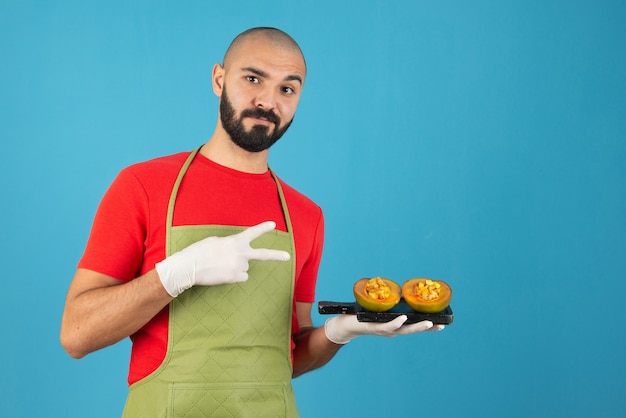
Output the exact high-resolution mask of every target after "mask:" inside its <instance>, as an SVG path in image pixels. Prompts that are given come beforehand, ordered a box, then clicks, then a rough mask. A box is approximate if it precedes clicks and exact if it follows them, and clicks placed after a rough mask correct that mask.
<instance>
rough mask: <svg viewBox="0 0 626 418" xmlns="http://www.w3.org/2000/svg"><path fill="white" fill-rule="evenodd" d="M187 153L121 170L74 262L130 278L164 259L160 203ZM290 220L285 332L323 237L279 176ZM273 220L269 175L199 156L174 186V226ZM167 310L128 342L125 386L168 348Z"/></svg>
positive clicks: (305, 296)
mask: <svg viewBox="0 0 626 418" xmlns="http://www.w3.org/2000/svg"><path fill="white" fill-rule="evenodd" d="M188 156H189V153H188V152H185V153H179V154H175V155H171V156H167V157H161V158H157V159H154V160H150V161H146V162H143V163H139V164H135V165H132V166H130V167H127V168H125V169H123V170H122V171H121V172H120V173H119V175H118V176H117V178H116V179H115V181H114V182H113V183H112V184H111V186H110V188H109V190H108V191H107V192H106V194H105V195H104V197H103V199H102V202H101V203H100V206H99V207H98V211H97V213H96V216H95V220H94V223H93V227H92V230H91V234H90V236H89V241H88V242H87V247H86V249H85V253H84V254H83V257H82V259H81V260H80V262H79V264H78V267H79V268H85V269H89V270H93V271H97V272H99V273H103V274H106V275H108V276H111V277H114V278H116V279H119V280H122V281H129V280H132V279H133V278H135V277H138V276H140V275H142V274H144V273H146V272H148V271H150V270H152V269H153V268H154V265H155V264H156V263H157V262H159V261H161V260H163V259H164V258H165V231H166V215H167V205H168V202H169V199H170V194H171V191H172V187H173V185H174V182H175V180H176V177H177V175H178V172H179V171H180V169H181V167H182V165H183V163H184V161H185V160H186V158H187V157H188ZM279 181H280V183H281V186H282V188H283V193H284V196H285V200H286V202H287V207H288V210H289V216H290V217H291V223H292V226H293V232H294V241H295V246H296V248H295V251H296V257H295V259H296V282H295V293H294V308H293V325H292V333H295V332H297V331H298V329H299V327H298V323H297V320H296V315H295V302H296V301H299V302H309V303H313V302H314V300H315V284H316V280H317V272H318V269H319V264H320V259H321V256H322V247H323V240H324V219H323V214H322V210H321V209H320V207H319V206H317V205H316V204H315V203H314V202H313V201H311V200H310V199H309V198H307V197H306V196H304V195H303V194H301V193H299V192H297V191H296V190H295V189H293V188H291V187H290V186H288V185H287V184H285V183H284V182H283V181H282V180H279ZM267 220H272V221H275V222H276V228H277V229H278V230H281V231H286V226H285V219H284V216H283V211H282V207H281V204H280V199H279V196H278V191H277V188H276V184H275V182H274V179H273V178H272V176H271V174H270V173H269V171H268V172H266V173H264V174H249V173H242V172H239V171H236V170H232V169H230V168H227V167H224V166H221V165H219V164H216V163H215V162H213V161H211V160H209V159H207V158H205V157H204V156H202V155H200V154H198V155H197V156H196V157H195V159H194V160H193V162H192V163H191V165H190V167H189V169H188V170H187V173H186V174H185V176H184V178H183V181H182V183H181V186H180V189H179V191H178V196H177V199H176V206H175V210H174V220H173V223H174V226H178V225H237V226H252V225H256V224H258V223H260V222H263V221H267ZM168 315H169V310H168V308H167V307H166V308H164V309H163V310H162V311H161V312H160V313H158V314H157V315H156V316H155V317H154V318H153V319H152V320H151V321H150V322H148V323H147V324H146V325H145V326H144V327H143V328H142V329H140V330H139V331H138V332H137V333H135V334H134V335H133V336H131V339H132V341H133V347H132V353H131V361H130V370H129V376H128V382H129V384H132V383H134V382H136V381H138V380H140V379H142V378H143V377H145V376H147V375H148V374H150V373H151V372H152V371H154V370H155V369H156V368H157V367H158V366H159V365H160V364H161V362H162V361H163V359H164V357H165V353H166V350H167V329H168ZM292 349H293V342H292Z"/></svg>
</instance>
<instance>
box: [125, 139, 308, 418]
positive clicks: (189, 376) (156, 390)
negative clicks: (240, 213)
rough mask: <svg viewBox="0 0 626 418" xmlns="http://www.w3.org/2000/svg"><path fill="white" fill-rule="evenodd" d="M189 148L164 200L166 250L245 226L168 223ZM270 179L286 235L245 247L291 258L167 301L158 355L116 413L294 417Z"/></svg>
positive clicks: (284, 286) (285, 271) (286, 280)
mask: <svg viewBox="0 0 626 418" xmlns="http://www.w3.org/2000/svg"><path fill="white" fill-rule="evenodd" d="M196 153H197V150H196V151H194V152H193V153H191V155H190V156H189V158H188V159H187V161H186V162H185V164H184V165H183V167H182V168H181V170H180V173H179V175H178V178H177V180H176V183H175V185H174V188H173V191H172V194H171V197H170V203H169V209H168V214H167V223H168V225H167V227H168V230H167V244H166V247H167V248H166V251H167V254H168V255H171V254H173V253H175V252H177V251H180V250H182V249H183V248H185V247H187V246H188V245H191V244H192V243H194V242H196V241H199V240H201V239H203V238H205V237H208V236H227V235H231V234H234V233H237V232H240V231H242V230H244V229H245V228H243V227H238V226H222V225H218V226H215V225H194V226H176V227H173V226H172V219H173V213H174V204H175V201H176V195H177V193H178V188H179V186H180V183H181V181H182V179H183V176H184V174H185V172H186V171H187V168H188V167H189V165H190V164H191V161H192V160H193V158H194V156H195V155H196ZM274 180H275V181H276V185H277V187H278V195H279V198H280V200H281V204H282V208H283V213H284V216H285V220H286V223H287V229H288V231H289V232H288V233H287V232H283V231H271V232H268V233H266V234H264V235H263V236H261V237H259V238H257V239H256V240H254V241H253V242H252V244H251V245H252V246H253V247H264V248H273V249H281V250H285V251H288V252H289V253H290V254H292V258H291V261H290V262H279V261H255V260H251V261H250V269H249V272H248V273H249V279H248V280H247V281H246V282H244V283H238V284H228V285H218V286H194V287H192V288H191V289H188V290H186V291H185V292H183V293H182V294H181V295H180V296H178V297H177V298H176V299H174V300H173V301H172V302H171V303H170V306H169V334H168V349H167V354H166V356H165V359H164V361H163V363H162V364H161V366H160V367H159V368H158V369H157V370H155V371H154V372H153V373H151V374H150V375H149V376H147V377H145V378H144V379H142V380H140V381H138V382H136V383H134V384H133V385H131V386H130V388H129V395H128V399H127V401H126V406H125V408H124V415H123V416H124V417H126V418H135V417H142V418H157V417H180V418H183V417H185V418H192V417H220V418H221V417H224V418H231V417H253V418H262V417H271V418H277V417H297V416H298V412H297V408H296V402H295V397H294V394H293V388H292V386H291V377H292V363H291V352H290V348H291V314H292V304H293V287H294V274H295V257H294V256H295V252H294V242H293V233H292V227H291V221H290V219H289V213H288V210H287V206H286V203H285V199H284V196H283V192H282V189H281V187H280V184H279V182H278V180H277V179H276V178H275V177H274Z"/></svg>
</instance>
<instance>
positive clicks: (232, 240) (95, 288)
mask: <svg viewBox="0 0 626 418" xmlns="http://www.w3.org/2000/svg"><path fill="white" fill-rule="evenodd" d="M275 227H276V224H275V223H274V222H271V221H269V222H263V223H260V224H258V225H255V226H252V227H250V228H247V229H246V230H244V231H242V232H240V233H238V234H234V235H230V236H227V237H213V236H212V237H208V238H205V239H203V240H200V241H198V242H195V243H193V244H191V245H189V246H188V247H186V248H185V249H183V250H181V251H179V252H177V253H175V254H173V255H171V256H169V257H167V258H166V259H165V260H163V261H161V262H159V263H157V264H156V267H155V268H154V269H152V270H150V271H148V272H147V273H146V274H144V275H143V276H140V277H137V278H135V279H133V280H131V281H129V282H126V283H124V282H122V281H120V280H117V279H115V278H113V277H111V276H107V275H105V274H102V273H98V272H95V271H92V270H87V269H78V271H77V272H76V275H75V276H74V280H73V281H72V284H71V285H70V290H69V292H68V295H67V300H66V305H65V311H64V313H63V319H62V323H61V344H62V345H63V347H64V348H65V350H66V351H67V352H68V354H69V355H70V356H72V357H75V358H81V357H84V356H85V355H87V354H89V353H91V352H92V351H95V350H98V349H100V348H103V347H106V346H108V345H111V344H114V343H116V342H118V341H120V340H122V339H123V338H126V337H128V336H129V335H131V334H134V333H135V332H136V331H137V330H139V328H141V327H142V326H143V325H145V324H146V323H147V322H148V321H149V320H150V319H152V318H153V317H154V316H155V315H156V314H157V313H158V312H159V311H160V310H161V309H163V307H165V306H166V305H167V304H168V303H169V302H170V301H172V299H174V298H175V297H176V296H178V295H179V294H180V293H182V292H184V291H185V290H186V289H189V288H190V287H192V286H195V285H201V286H214V285H219V284H226V283H236V282H242V281H245V280H247V279H248V267H249V261H250V260H278V261H286V260H288V259H289V257H290V255H289V253H287V252H285V251H279V250H272V249H267V248H252V247H250V242H251V241H253V240H254V239H255V238H257V237H259V236H260V235H262V234H264V233H266V232H268V231H270V230H273V229H274V228H275Z"/></svg>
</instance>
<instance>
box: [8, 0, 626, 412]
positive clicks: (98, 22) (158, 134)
mask: <svg viewBox="0 0 626 418" xmlns="http://www.w3.org/2000/svg"><path fill="white" fill-rule="evenodd" d="M625 18H626V7H625V6H624V4H623V2H619V1H594V2H591V1H571V0H570V1H513V2H501V1H473V2H465V1H425V0H423V1H422V0H419V1H386V0H385V1H363V0H360V1H332V2H330V1H329V2H327V1H310V2H306V3H305V4H302V3H301V2H288V1H274V2H251V1H247V0H240V1H237V2H219V3H215V4H214V3H213V2H208V1H205V2H202V1H184V2H173V1H172V2H164V1H107V2H85V1H29V0H24V1H6V0H4V1H2V2H1V3H0V57H1V60H2V61H1V62H2V64H1V65H0V80H1V81H0V83H1V87H0V89H1V90H0V132H1V135H2V141H1V144H0V175H1V179H2V182H0V193H1V194H2V196H3V197H2V199H3V204H2V206H1V208H0V213H1V215H2V220H3V225H4V231H3V236H4V239H3V240H2V244H0V245H1V246H2V251H1V257H2V264H1V266H2V267H1V271H2V285H1V286H0V288H1V289H2V295H3V303H2V304H0V315H1V317H2V318H3V319H4V321H3V323H4V332H3V333H2V334H3V337H2V344H1V345H2V348H1V349H0V350H1V354H2V355H1V356H0V375H1V376H2V379H0V398H1V400H2V415H3V416H7V417H9V416H10V417H40V416H63V417H68V418H69V417H86V416H89V417H95V418H97V417H112V416H118V415H119V413H120V411H121V408H122V406H123V403H124V399H125V394H126V387H125V381H126V369H127V362H128V351H129V344H128V343H127V342H123V343H120V344H118V345H116V346H114V347H110V348H107V349H105V350H102V351H100V352H97V353H93V354H91V355H89V356H88V357H86V358H85V359H83V360H80V361H76V360H72V359H70V358H69V357H68V356H67V355H66V354H65V353H64V352H63V350H62V349H61V347H60V345H59V343H58V331H59V323H60V318H61V313H62V309H63V304H64V297H65V292H66V290H67V287H68V285H69V281H70V279H71V277H72V275H73V273H74V270H75V266H76V263H77V260H78V258H79V257H80V255H81V252H82V249H83V246H84V244H85V241H86V239H87V236H88V233H89V228H90V225H91V220H92V217H93V214H94V212H95V209H96V206H97V204H98V202H99V200H100V198H101V196H102V194H103V193H104V191H105V190H106V188H107V186H108V185H109V183H110V182H111V181H112V179H113V178H114V176H115V174H116V173H117V172H118V171H119V170H120V169H121V168H122V167H124V166H126V165H128V164H130V163H133V162H136V161H140V160H144V159H147V158H151V157H155V156H159V155H163V154H168V153H172V152H176V151H180V150H189V149H192V148H193V147H195V146H197V145H199V144H201V143H203V142H204V141H205V140H206V139H207V138H208V137H209V136H210V135H211V133H212V131H213V127H214V124H215V120H216V115H217V109H216V106H217V99H216V98H215V97H214V96H213V93H212V91H211V87H210V71H211V67H212V65H213V64H214V63H215V62H216V61H219V60H221V57H222V54H223V52H224V50H225V48H226V47H227V45H228V43H229V41H230V40H231V39H232V37H233V36H235V35H236V34H237V33H239V32H240V31H242V30H244V29H246V28H248V27H251V26H259V25H263V26H266V25H269V26H277V27H280V28H283V29H284V30H286V31H288V32H289V33H291V34H292V35H293V36H294V37H295V38H296V39H297V40H298V41H299V42H300V44H301V46H302V48H303V49H304V51H305V54H306V56H307V61H308V66H309V76H308V79H307V82H306V86H305V92H304V96H303V98H302V100H301V105H300V108H299V111H298V114H297V116H296V120H295V122H294V125H293V126H292V128H291V130H290V131H289V133H288V134H287V135H286V136H285V138H283V139H282V140H281V141H280V142H279V143H278V144H277V146H276V147H275V149H274V150H273V151H272V153H271V165H272V166H273V168H274V169H275V170H276V171H277V172H278V173H279V174H280V175H281V177H283V178H284V179H285V180H287V181H288V182H289V183H291V184H292V185H293V186H295V187H296V188H298V189H300V190H301V191H303V192H304V193H306V194H308V195H309V196H310V197H312V198H313V199H315V200H316V201H317V202H318V203H319V204H320V205H321V206H322V207H323V208H324V210H325V214H326V221H327V244H326V251H325V256H324V259H323V262H322V267H321V271H320V277H319V285H318V300H322V299H326V300H351V299H352V295H351V287H352V284H353V282H354V281H355V280H356V279H358V278H360V277H364V276H373V275H384V276H388V277H390V278H394V279H396V280H397V281H400V282H402V281H404V280H405V279H406V278H409V277H413V276H431V277H433V278H438V279H443V280H446V281H448V282H449V283H451V284H452V286H453V288H454V291H455V294H454V300H453V304H452V305H453V308H454V311H455V323H454V324H453V325H452V326H450V327H448V328H447V329H446V330H445V331H444V332H441V333H435V334H421V335H414V336H409V337H403V338H394V339H379V338H374V337H364V338H361V339H357V340H355V341H354V342H353V343H351V344H349V345H348V346H347V347H345V348H344V349H342V351H341V352H340V353H339V354H338V355H337V357H336V358H335V359H334V360H333V361H332V363H331V364H329V365H328V366H326V367H325V368H322V369H320V370H318V371H316V372H313V373H311V374H309V375H305V376H303V377H301V378H299V379H297V380H296V381H295V387H296V391H297V397H298V401H299V404H300V409H301V413H302V416H303V418H316V417H320V416H328V417H340V416H341V417H353V416H355V417H356V416H359V417H381V416H384V417H390V416H430V417H555V416H567V417H591V416H593V417H599V416H602V417H613V416H615V417H617V416H624V414H626V400H625V397H624V391H625V389H626V382H625V378H624V376H625V375H626V360H625V358H624V353H625V352H626V338H625V337H624V335H625V333H624V331H623V329H622V326H623V322H624V320H626V308H624V303H623V299H624V294H625V293H626V280H625V279H626V273H625V272H626V261H625V260H626V257H625V255H626V187H625V182H626V123H625V121H626V77H624V75H625V74H626V54H625V53H624V40H626V25H624V19H625ZM324 319H325V318H324V317H321V316H319V315H316V316H315V318H314V320H315V322H316V323H317V324H318V325H319V324H322V322H323V320H324ZM378 398H379V399H380V400H377V399H378Z"/></svg>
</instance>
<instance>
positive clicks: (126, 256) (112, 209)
mask: <svg viewBox="0 0 626 418" xmlns="http://www.w3.org/2000/svg"><path fill="white" fill-rule="evenodd" d="M147 200H148V199H147V195H146V192H145V190H144V188H143V186H142V185H141V183H140V182H139V181H138V179H137V178H136V177H135V176H134V175H133V173H132V172H131V170H129V169H128V168H127V169H124V170H122V171H121V172H120V173H119V175H118V176H117V178H116V179H115V180H114V181H113V183H112V184H111V186H110V187H109V189H108V190H107V192H106V193H105V195H104V197H103V198H102V201H101V202H100V205H99V207H98V210H97V212H96V216H95V219H94V223H93V226H92V229H91V234H90V236H89V240H88V241H87V246H86V248H85V252H84V254H83V257H82V258H81V260H80V261H79V263H78V267H79V268H85V269H89V270H94V271H97V272H99V273H103V274H106V275H108V276H111V277H114V278H116V279H119V280H123V281H129V280H132V279H133V278H134V277H135V276H136V275H137V273H138V271H139V269H140V267H141V265H142V260H143V253H144V243H145V237H146V229H147V228H146V225H147V219H148V214H149V212H148V205H147Z"/></svg>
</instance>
